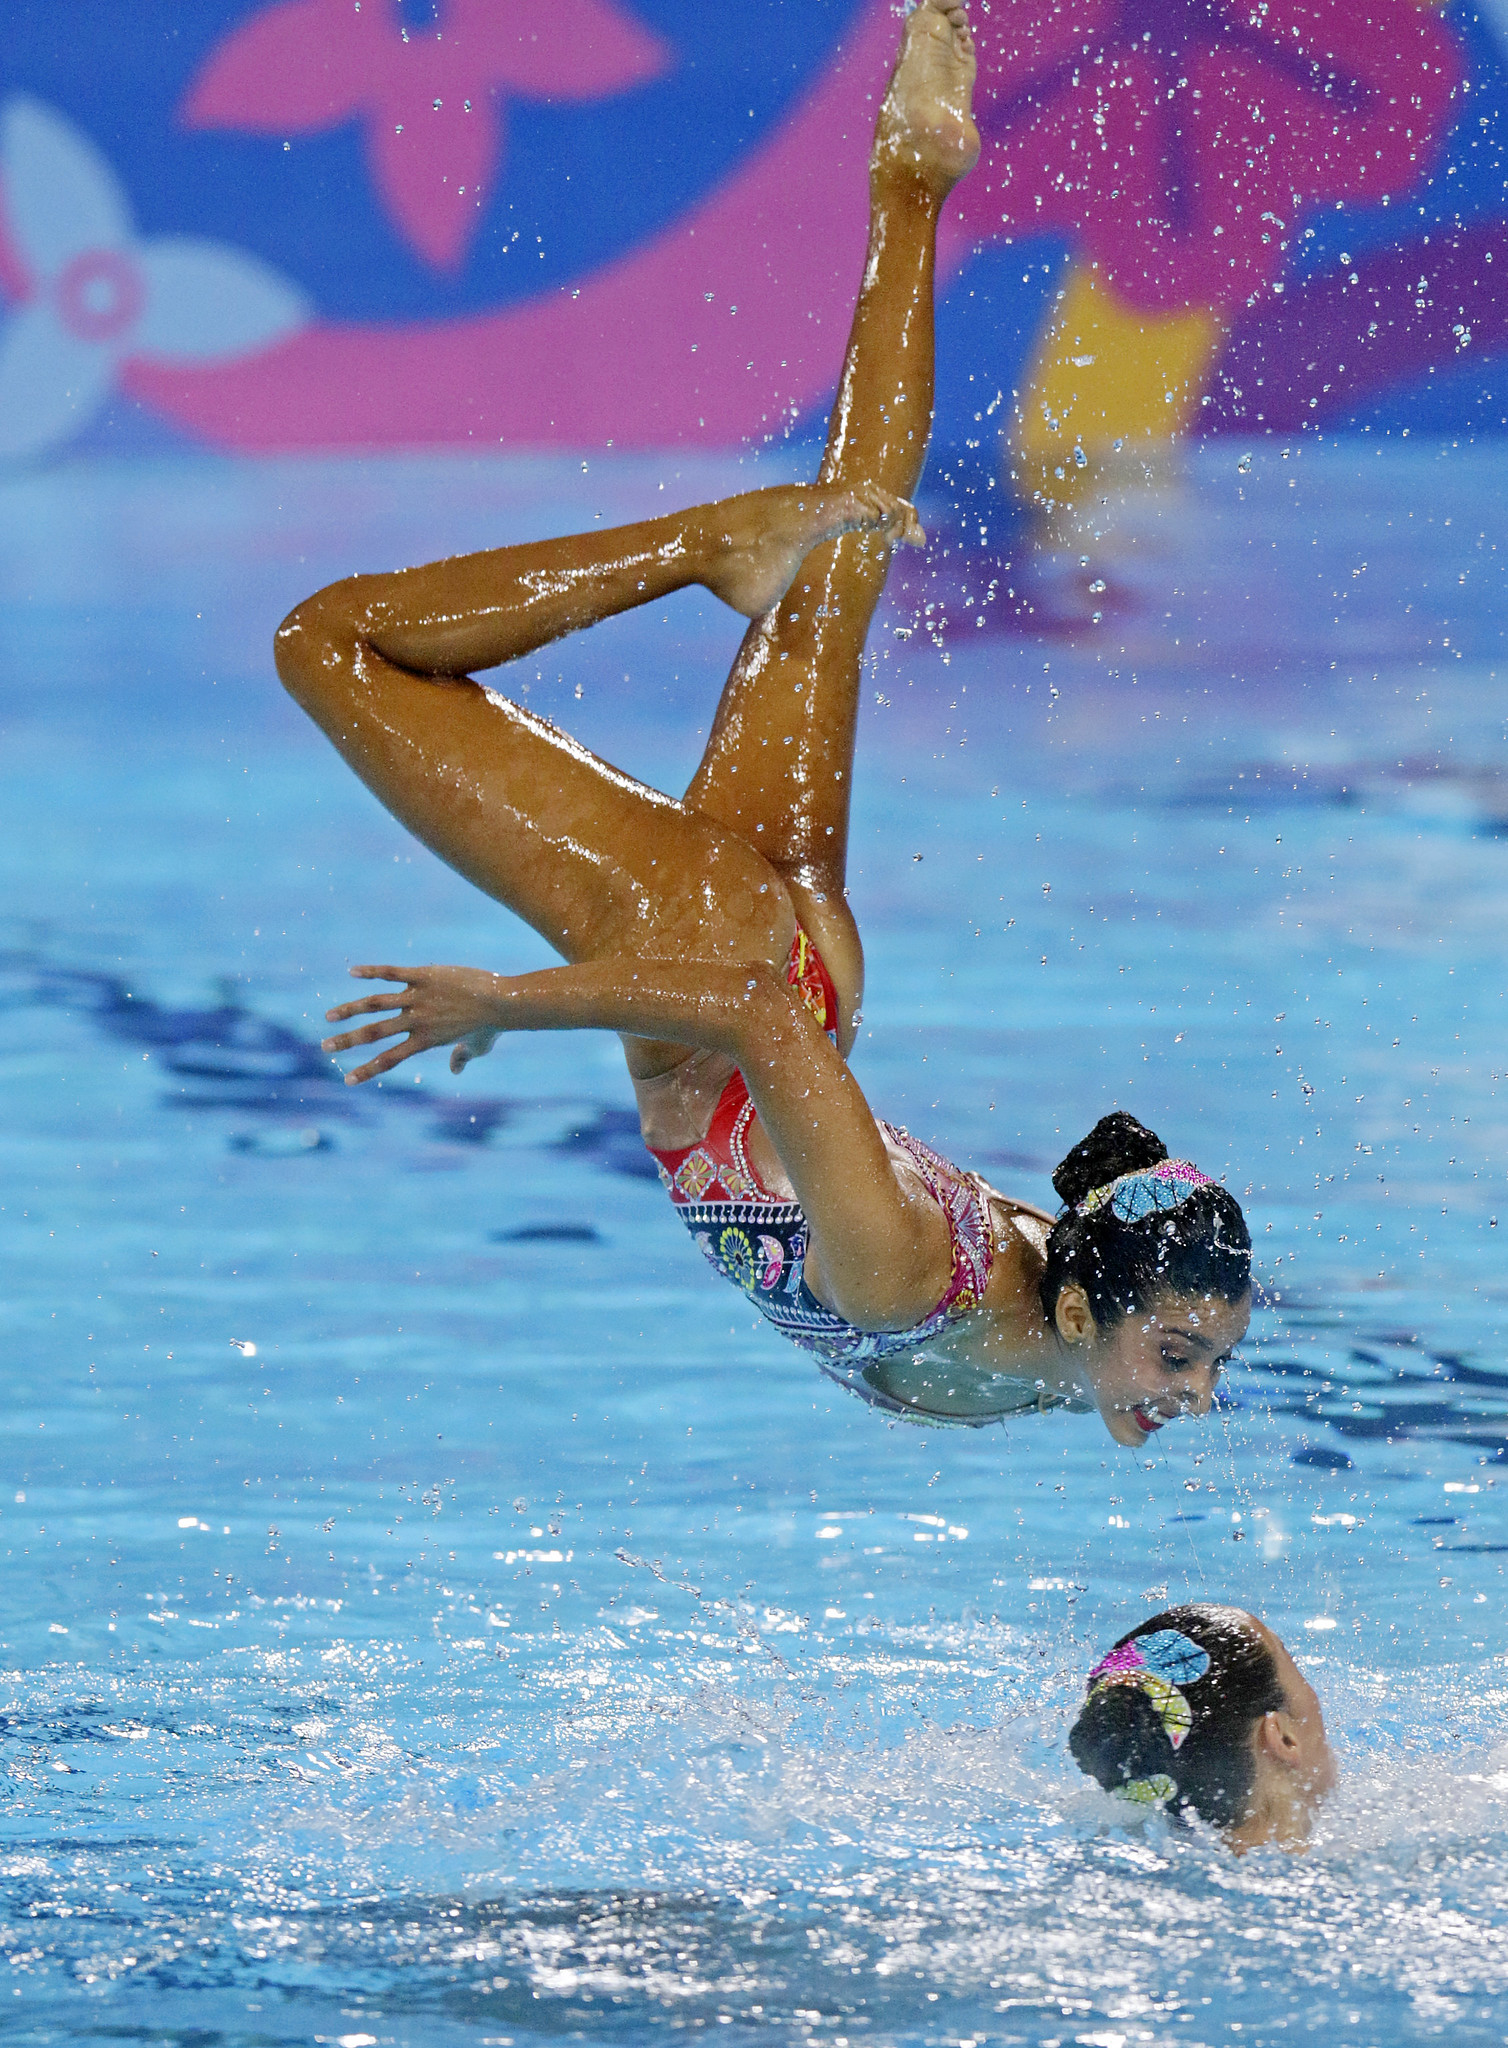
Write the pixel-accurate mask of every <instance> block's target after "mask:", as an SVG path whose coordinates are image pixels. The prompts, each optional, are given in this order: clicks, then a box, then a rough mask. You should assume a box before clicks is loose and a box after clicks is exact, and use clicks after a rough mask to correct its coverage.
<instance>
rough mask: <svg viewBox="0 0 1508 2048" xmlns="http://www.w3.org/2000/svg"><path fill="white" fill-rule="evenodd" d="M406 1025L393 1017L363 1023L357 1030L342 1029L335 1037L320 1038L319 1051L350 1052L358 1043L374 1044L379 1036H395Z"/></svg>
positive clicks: (404, 1029) (403, 1030) (402, 1030)
mask: <svg viewBox="0 0 1508 2048" xmlns="http://www.w3.org/2000/svg"><path fill="white" fill-rule="evenodd" d="M407 1030H408V1026H407V1025H406V1024H405V1023H403V1022H402V1020H401V1019H399V1018H397V1017H395V1018H393V1019H391V1020H390V1021H389V1022H388V1023H385V1024H364V1025H363V1026H362V1027H361V1029H360V1030H359V1031H342V1032H341V1033H340V1034H339V1035H338V1036H337V1037H334V1038H323V1039H321V1040H320V1047H319V1049H320V1051H321V1052H351V1051H352V1050H353V1049H354V1048H355V1047H356V1046H358V1045H375V1044H376V1043H377V1041H378V1040H379V1039H381V1038H396V1037H398V1036H399V1035H400V1034H402V1033H404V1032H406V1031H407Z"/></svg>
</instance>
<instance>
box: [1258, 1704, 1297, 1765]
mask: <svg viewBox="0 0 1508 2048" xmlns="http://www.w3.org/2000/svg"><path fill="white" fill-rule="evenodd" d="M1257 1754H1258V1756H1265V1757H1268V1758H1269V1759H1270V1760H1271V1761H1272V1762H1273V1763H1275V1764H1278V1765H1279V1766H1281V1768H1282V1769H1284V1770H1288V1771H1291V1770H1293V1769H1294V1768H1295V1767H1296V1766H1297V1765H1299V1764H1300V1763H1302V1762H1303V1760H1304V1751H1303V1745H1302V1744H1301V1743H1300V1741H1299V1739H1298V1736H1297V1735H1296V1734H1295V1733H1294V1727H1293V1718H1292V1716H1291V1715H1289V1714H1285V1713H1283V1712H1282V1711H1281V1709H1279V1708H1276V1707H1275V1708H1274V1709H1273V1710H1272V1711H1271V1713H1267V1714H1264V1715H1263V1716H1262V1718H1261V1720H1260V1721H1259V1722H1258V1723H1257Z"/></svg>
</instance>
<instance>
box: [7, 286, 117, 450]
mask: <svg viewBox="0 0 1508 2048" xmlns="http://www.w3.org/2000/svg"><path fill="white" fill-rule="evenodd" d="M114 376H115V352H114V350H113V349H109V348H102V347H101V346H100V345H99V343H97V342H91V341H81V340H79V338H78V336H77V335H73V334H70V333H69V332H68V330H67V329H66V328H65V327H63V326H61V325H60V323H59V322H58V320H57V317H56V316H55V314H54V313H53V312H52V309H51V308H50V307H49V306H48V305H46V304H45V303H44V302H43V301H41V300H34V301H33V302H32V304H30V305H29V306H23V307H22V308H21V309H20V311H19V312H17V313H13V314H12V315H11V317H10V318H9V319H8V320H7V321H6V322H5V324H4V326H3V327H0V461H3V462H13V461H15V460H16V458H17V457H18V456H23V455H37V454H40V453H41V451H42V450H43V449H44V448H50V447H52V446H53V444H54V443H55V442H58V441H62V440H66V439H68V438H69V437H70V436H71V435H73V434H76V433H77V432H78V431H79V429H80V428H81V427H86V426H87V425H88V424H89V422H90V420H92V419H93V418H94V415H95V414H96V413H97V412H98V411H99V409H100V407H101V405H102V404H103V403H104V401H105V398H106V396H107V394H108V392H109V390H110V386H111V384H112V382H113V381H114Z"/></svg>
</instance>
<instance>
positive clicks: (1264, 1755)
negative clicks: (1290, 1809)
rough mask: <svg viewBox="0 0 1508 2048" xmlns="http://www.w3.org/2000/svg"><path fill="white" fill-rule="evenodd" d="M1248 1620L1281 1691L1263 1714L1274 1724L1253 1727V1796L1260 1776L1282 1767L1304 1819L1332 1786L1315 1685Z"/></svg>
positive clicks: (1261, 1626) (1332, 1767)
mask: <svg viewBox="0 0 1508 2048" xmlns="http://www.w3.org/2000/svg"><path fill="white" fill-rule="evenodd" d="M1247 1619H1248V1620H1249V1621H1250V1623H1251V1625H1252V1627H1253V1628H1254V1629H1255V1630H1256V1632H1257V1634H1258V1635H1259V1636H1260V1637H1261V1638H1262V1641H1263V1642H1264V1643H1265V1644H1266V1646H1267V1648H1268V1650H1269V1651H1270V1652H1271V1653H1272V1661H1273V1663H1274V1664H1275V1665H1276V1667H1277V1678H1278V1684H1279V1685H1280V1686H1281V1687H1282V1689H1283V1708H1282V1711H1281V1712H1280V1713H1279V1714H1276V1715H1273V1714H1269V1715H1268V1716H1267V1717H1266V1719H1267V1721H1268V1722H1276V1723H1277V1724H1278V1725H1277V1726H1276V1727H1275V1728H1267V1727H1265V1726H1264V1724H1263V1723H1261V1722H1259V1723H1258V1725H1257V1729H1256V1734H1255V1738H1254V1739H1255V1741H1256V1743H1257V1772H1258V1781H1259V1793H1258V1796H1259V1797H1260V1781H1261V1777H1262V1774H1263V1773H1264V1772H1271V1771H1274V1770H1277V1771H1281V1772H1282V1773H1283V1774H1284V1776H1285V1777H1286V1778H1287V1780H1288V1782H1289V1784H1290V1786H1291V1788H1292V1790H1293V1792H1294V1793H1295V1794H1296V1796H1297V1801H1298V1804H1299V1806H1300V1807H1301V1808H1302V1809H1303V1812H1304V1815H1305V1817H1306V1819H1307V1817H1308V1816H1309V1815H1310V1814H1312V1813H1313V1811H1314V1809H1315V1807H1316V1806H1318V1804H1319V1802H1320V1801H1321V1800H1322V1799H1323V1798H1324V1797H1325V1795H1326V1793H1328V1792H1333V1791H1334V1790H1335V1780H1336V1777H1337V1766H1336V1762H1335V1752H1334V1750H1333V1749H1331V1747H1330V1738H1329V1737H1328V1736H1327V1735H1326V1733H1325V1717H1324V1714H1323V1713H1322V1712H1321V1711H1320V1703H1319V1697H1318V1695H1317V1694H1316V1692H1315V1690H1314V1687H1313V1686H1312V1685H1311V1684H1310V1683H1309V1681H1308V1679H1307V1678H1306V1677H1305V1676H1304V1674H1303V1672H1302V1671H1300V1669H1299V1667H1298V1666H1297V1664H1295V1663H1294V1661H1293V1659H1292V1657H1291V1656H1290V1655H1289V1654H1288V1650H1287V1647H1286V1645H1285V1644H1284V1643H1283V1641H1282V1639H1281V1638H1280V1637H1278V1636H1275V1635H1274V1634H1273V1632H1272V1630H1271V1629H1270V1628H1268V1626H1267V1624H1266V1623H1265V1622H1262V1621H1259V1620H1258V1619H1257V1617H1256V1616H1255V1615H1254V1614H1252V1615H1248V1616H1247Z"/></svg>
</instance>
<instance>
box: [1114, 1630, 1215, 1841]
mask: <svg viewBox="0 0 1508 2048" xmlns="http://www.w3.org/2000/svg"><path fill="white" fill-rule="evenodd" d="M1209 1668H1210V1655H1209V1651H1208V1650H1201V1649H1200V1647H1199V1645H1198V1644H1197V1643H1196V1642H1195V1641H1194V1640H1193V1639H1192V1637H1190V1636H1186V1635H1184V1633H1183V1632H1182V1630H1181V1629H1176V1628H1158V1629H1153V1631H1152V1633H1151V1634H1150V1635H1145V1636H1133V1637H1132V1638H1131V1640H1130V1642H1128V1643H1122V1644H1121V1645H1120V1647H1119V1648H1118V1649H1115V1650H1112V1651H1111V1652H1110V1654H1109V1656H1108V1657H1102V1658H1101V1659H1100V1661H1099V1663H1098V1664H1096V1665H1095V1667H1094V1669H1093V1671H1091V1672H1090V1674H1089V1690H1088V1693H1087V1694H1086V1695H1085V1697H1086V1700H1091V1699H1093V1698H1094V1696H1095V1694H1096V1693H1097V1692H1102V1691H1104V1690H1105V1688H1106V1687H1107V1686H1112V1685H1134V1686H1135V1687H1136V1688H1137V1690H1138V1691H1139V1692H1144V1693H1145V1694H1146V1696H1147V1698H1148V1699H1149V1700H1150V1701H1151V1702H1152V1705H1153V1707H1154V1708H1155V1709H1156V1711H1157V1718H1158V1720H1159V1721H1161V1723H1162V1728H1163V1733H1164V1734H1165V1735H1166V1736H1167V1738H1168V1741H1169V1742H1170V1743H1171V1744H1172V1746H1173V1748H1174V1750H1175V1751H1176V1750H1179V1749H1182V1747H1183V1744H1184V1739H1185V1738H1186V1736H1187V1735H1188V1732H1189V1730H1190V1729H1191V1728H1192V1727H1193V1725H1194V1716H1193V1713H1192V1711H1191V1710H1190V1707H1189V1703H1188V1701H1187V1700H1186V1699H1185V1698H1184V1695H1183V1691H1182V1688H1183V1687H1184V1686H1186V1685H1197V1684H1198V1683H1199V1681H1200V1679H1201V1678H1203V1676H1204V1675H1205V1673H1206V1672H1207V1671H1208V1670H1209ZM1157 1782H1158V1780H1157V1779H1135V1780H1133V1784H1136V1785H1141V1784H1149V1785H1150V1784H1155V1783H1157ZM1122 1791H1123V1795H1124V1796H1125V1797H1126V1798H1132V1797H1134V1796H1137V1795H1135V1794H1133V1792H1132V1790H1131V1788H1130V1787H1123V1788H1122ZM1166 1796H1167V1795H1166V1794H1165V1793H1158V1794H1155V1795H1148V1797H1147V1799H1146V1800H1145V1801H1144V1802H1143V1803H1145V1804H1149V1805H1150V1804H1154V1803H1155V1801H1156V1800H1157V1799H1160V1798H1165V1797H1166Z"/></svg>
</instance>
